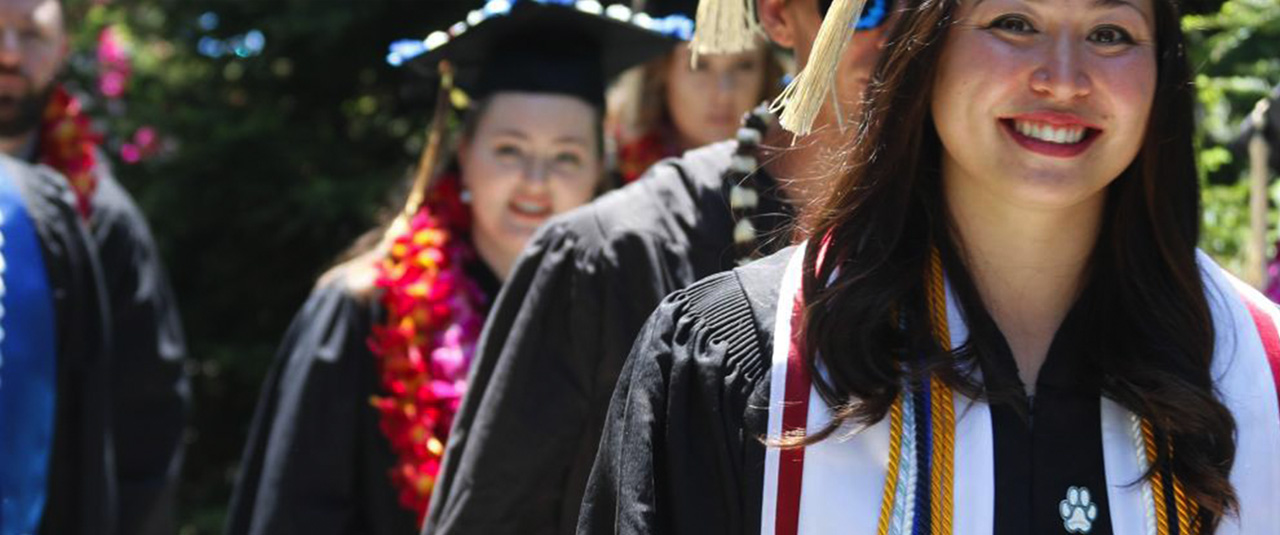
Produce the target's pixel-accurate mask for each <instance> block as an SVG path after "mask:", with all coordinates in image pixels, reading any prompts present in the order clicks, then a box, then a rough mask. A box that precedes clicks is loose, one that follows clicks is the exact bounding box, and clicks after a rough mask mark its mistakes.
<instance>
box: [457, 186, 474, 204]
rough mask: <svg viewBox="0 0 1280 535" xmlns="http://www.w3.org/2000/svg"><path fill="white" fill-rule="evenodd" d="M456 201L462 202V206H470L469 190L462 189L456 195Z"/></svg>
mask: <svg viewBox="0 0 1280 535" xmlns="http://www.w3.org/2000/svg"><path fill="white" fill-rule="evenodd" d="M458 200H460V201H462V204H471V190H469V189H464V190H462V191H461V192H460V193H458Z"/></svg>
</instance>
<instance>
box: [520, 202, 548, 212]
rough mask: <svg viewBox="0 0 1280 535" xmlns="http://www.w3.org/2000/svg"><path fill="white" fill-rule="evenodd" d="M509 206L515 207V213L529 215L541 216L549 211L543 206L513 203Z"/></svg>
mask: <svg viewBox="0 0 1280 535" xmlns="http://www.w3.org/2000/svg"><path fill="white" fill-rule="evenodd" d="M511 204H512V205H513V206H514V207H515V209H516V211H519V212H523V213H525V214H529V215H542V214H544V213H546V212H549V211H550V210H548V209H547V208H546V207H545V206H543V205H541V204H537V203H527V202H520V201H515V202H513V203H511Z"/></svg>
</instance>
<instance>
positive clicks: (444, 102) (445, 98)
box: [383, 61, 453, 243]
mask: <svg viewBox="0 0 1280 535" xmlns="http://www.w3.org/2000/svg"><path fill="white" fill-rule="evenodd" d="M439 72H440V90H439V92H438V93H436V103H435V112H434V114H433V115H432V116H431V124H430V125H428V126H427V140H426V146H425V147H423V149H422V155H421V156H419V157H418V167H417V169H415V170H414V174H413V186H412V187H411V188H410V189H409V199H408V200H407V201H406V202H405V205H404V210H403V211H401V212H400V215H398V216H396V219H395V221H393V222H392V223H391V226H390V227H388V228H387V232H386V234H384V235H383V241H385V242H386V243H390V242H391V241H392V240H394V239H395V238H396V237H397V236H399V235H401V234H404V233H405V232H406V231H407V230H408V229H409V221H410V220H412V219H413V216H414V214H417V213H418V209H419V208H421V207H422V203H423V202H424V201H425V200H426V197H427V190H428V189H430V187H431V179H432V177H433V176H434V175H435V167H436V160H438V159H439V153H440V145H441V144H442V142H443V139H444V134H445V125H447V124H448V122H449V121H448V114H449V105H450V102H451V101H452V100H453V65H452V64H450V63H449V62H448V61H441V62H440V64H439Z"/></svg>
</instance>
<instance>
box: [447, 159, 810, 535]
mask: <svg viewBox="0 0 1280 535" xmlns="http://www.w3.org/2000/svg"><path fill="white" fill-rule="evenodd" d="M736 148H737V144H736V142H733V141H729V142H724V143H719V144H715V145H711V146H708V147H705V148H702V149H698V150H694V151H691V152H689V153H687V154H686V155H684V156H683V157H681V158H678V159H671V160H664V161H663V162H660V163H658V164H657V165H655V166H654V168H653V169H651V170H650V171H649V173H647V174H646V176H644V177H642V178H641V179H639V180H637V181H636V182H635V183H633V184H631V185H629V186H627V187H625V188H622V189H620V190H617V191H614V192H612V193H610V194H608V195H605V196H603V197H601V198H600V199H598V200H597V201H595V202H593V203H591V204H590V205H587V206H585V207H583V208H580V209H578V210H575V211H573V212H570V213H569V214H566V215H565V216H562V217H560V218H558V219H555V220H553V221H552V222H549V223H548V224H547V225H546V226H545V227H544V228H543V229H542V230H541V231H540V232H539V233H538V235H537V236H535V238H534V239H533V240H532V241H531V243H530V245H529V246H527V247H526V249H525V252H524V255H523V256H522V257H521V260H520V261H519V262H518V263H517V265H516V267H515V269H514V271H513V273H512V275H511V277H510V278H509V280H508V282H507V286H506V287H505V288H504V289H503V292H502V294H501V295H500V296H499V297H498V300H497V302H496V303H495V305H494V309H493V312H492V314H491V316H490V319H489V322H488V323H487V325H486V327H485V332H484V334H483V335H482V337H481V342H480V345H479V348H478V349H477V361H476V364H475V365H474V368H473V370H472V372H471V376H470V386H469V387H468V391H467V392H468V393H467V396H466V397H465V398H464V400H463V403H462V406H461V408H460V409H459V412H458V416H457V419H456V420H455V423H454V428H453V432H452V434H451V436H450V438H449V442H448V446H447V449H446V452H445V459H444V466H443V468H442V470H441V475H440V478H439V480H438V481H437V484H436V492H435V494H434V496H433V498H432V505H431V512H430V514H429V515H428V518H427V523H426V525H425V526H424V529H423V533H427V534H433V535H446V534H447V535H458V534H485V535H497V534H516V533H518V534H522V535H523V534H564V533H572V532H573V530H574V525H575V523H576V521H577V516H578V504H579V502H580V499H581V496H582V493H583V488H584V486H585V484H586V481H587V475H588V474H589V471H590V469H591V463H592V461H593V460H594V459H595V454H596V446H597V444H598V442H599V437H600V429H601V427H602V426H603V424H604V416H605V411H606V409H607V407H608V403H609V397H610V394H611V392H612V391H613V387H614V383H615V382H616V379H617V377H618V373H619V371H620V370H621V369H622V365H623V362H624V361H625V359H626V356H627V353H628V351H629V350H630V348H631V344H632V342H633V341H634V339H635V336H636V333H637V332H639V330H640V327H641V326H642V325H643V324H644V320H645V318H647V317H648V316H649V314H650V313H651V312H652V311H653V309H654V308H655V307H656V306H657V305H658V303H659V302H661V300H662V298H663V297H665V296H666V295H667V294H669V293H671V292H673V291H675V290H678V289H680V288H683V287H685V286H686V285H688V284H691V283H693V282H694V281H696V280H698V279H700V278H703V277H705V276H707V275H710V274H713V273H717V272H720V271H723V270H726V269H729V268H731V267H733V266H735V265H736V258H735V250H734V243H733V228H734V224H735V223H736V221H735V220H734V218H733V214H732V212H731V211H730V208H729V200H728V199H729V188H730V186H731V185H730V184H726V183H725V181H724V180H723V179H722V175H723V173H724V171H725V170H726V169H728V168H729V165H730V157H731V156H732V155H733V153H734V150H735V149H736ZM752 180H754V181H755V186H756V188H757V190H758V191H760V192H761V206H760V208H759V209H758V210H757V212H758V213H759V214H762V215H759V216H757V217H756V218H755V219H754V221H755V223H756V227H757V228H758V229H760V230H761V235H764V236H770V237H771V238H773V240H771V241H769V242H768V243H770V244H771V243H777V242H785V241H786V238H787V236H786V235H785V228H786V227H787V226H788V225H789V223H790V221H791V211H790V207H789V206H788V205H786V204H785V203H784V202H782V201H781V200H779V199H780V197H779V191H778V189H777V187H776V184H775V182H774V181H773V179H772V178H771V177H769V176H768V175H767V174H766V173H764V172H763V171H758V172H757V173H755V174H754V175H753V177H752ZM766 247H768V245H766Z"/></svg>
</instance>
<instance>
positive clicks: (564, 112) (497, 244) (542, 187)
mask: <svg viewBox="0 0 1280 535" xmlns="http://www.w3.org/2000/svg"><path fill="white" fill-rule="evenodd" d="M600 120H601V119H600V112H599V110H597V109H596V108H594V107H593V106H591V105H590V104H589V103H587V102H584V101H582V100H581V99H577V98H574V97H569V96H564V95H553V94H538V93H523V92H505V93H499V94H496V95H494V96H492V97H489V98H488V99H485V100H484V101H482V102H480V103H478V104H477V105H476V110H475V111H473V112H471V117H469V118H468V119H467V121H466V126H465V128H464V130H463V133H462V138H463V139H462V143H461V145H460V147H459V150H458V166H459V168H460V169H461V174H460V177H461V180H462V185H463V187H464V188H466V189H465V194H466V195H468V197H469V201H470V204H471V213H472V219H473V220H474V226H473V227H472V240H473V241H474V242H475V247H476V252H478V253H479V255H480V258H482V259H483V260H484V261H485V263H486V264H488V265H489V266H490V268H491V269H493V270H494V272H495V273H498V274H500V277H501V278H506V274H507V272H509V271H510V270H511V265H512V264H513V263H514V262H515V259H516V257H517V256H519V254H520V251H521V249H523V248H524V244H525V242H526V241H528V240H529V237H530V236H532V235H533V232H534V231H535V230H537V229H538V227H539V226H541V225H542V223H543V222H545V221H546V220H547V219H548V218H550V217H551V216H552V215H554V214H558V213H561V212H565V211H568V210H569V209H571V208H573V207H576V206H580V205H582V204H586V202H587V201H589V200H591V198H592V197H593V196H594V195H595V194H596V193H597V192H599V190H600V188H601V185H602V183H603V182H604V170H603V163H602V160H603V158H602V151H603V140H602V139H600V132H601V130H600Z"/></svg>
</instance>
